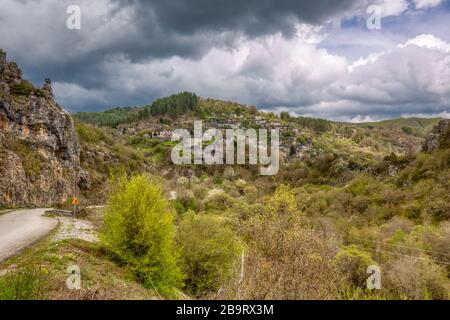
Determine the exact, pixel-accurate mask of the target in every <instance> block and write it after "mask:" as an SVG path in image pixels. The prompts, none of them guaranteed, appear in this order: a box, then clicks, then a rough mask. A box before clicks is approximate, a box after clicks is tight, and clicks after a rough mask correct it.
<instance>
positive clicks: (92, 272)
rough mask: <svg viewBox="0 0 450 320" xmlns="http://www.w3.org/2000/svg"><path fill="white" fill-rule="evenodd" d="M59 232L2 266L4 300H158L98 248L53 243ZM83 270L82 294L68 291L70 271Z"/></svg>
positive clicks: (70, 242)
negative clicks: (68, 269)
mask: <svg viewBox="0 0 450 320" xmlns="http://www.w3.org/2000/svg"><path fill="white" fill-rule="evenodd" d="M55 232H57V231H56V230H55V231H53V232H52V233H51V234H50V235H48V236H47V237H46V238H45V239H43V240H42V241H40V242H39V243H38V244H37V245H35V246H33V247H31V248H28V249H25V250H24V251H23V252H22V253H21V254H20V255H18V256H15V257H13V258H10V259H9V260H6V261H5V262H3V263H1V264H0V299H6V300H16V299H19V300H23V299H33V300H37V299H51V300H54V299H55V300H61V299H68V300H80V299H83V300H86V299H87V300H95V299H102V300H103V299H112V300H115V299H137V300H141V299H156V298H157V294H156V293H155V292H154V291H153V290H149V289H146V288H144V287H143V286H141V285H140V284H138V283H137V282H135V281H134V279H133V276H132V273H131V272H130V271H129V270H128V269H127V268H126V267H123V266H119V265H117V264H115V263H114V262H113V261H111V259H110V258H109V256H108V255H107V253H106V252H104V251H103V250H102V249H101V248H100V247H99V246H98V245H97V244H93V243H90V242H86V241H82V240H63V241H59V242H54V241H53V240H52V238H53V236H54V234H55ZM72 265H77V266H79V267H80V269H81V281H82V288H81V290H69V289H68V288H67V287H66V284H65V283H66V279H67V277H68V274H67V268H68V267H69V266H72Z"/></svg>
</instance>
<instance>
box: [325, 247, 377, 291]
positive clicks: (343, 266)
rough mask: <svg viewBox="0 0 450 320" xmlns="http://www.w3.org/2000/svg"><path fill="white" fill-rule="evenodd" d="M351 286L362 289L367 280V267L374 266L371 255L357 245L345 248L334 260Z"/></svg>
mask: <svg viewBox="0 0 450 320" xmlns="http://www.w3.org/2000/svg"><path fill="white" fill-rule="evenodd" d="M333 263H334V264H335V265H336V267H337V268H338V270H339V271H340V272H341V273H342V274H343V275H344V276H345V278H346V280H347V282H348V283H349V284H350V285H353V286H356V287H361V286H363V285H364V283H365V281H366V279H367V267H368V266H370V265H372V264H374V262H373V260H372V257H371V256H370V254H369V253H367V252H365V251H363V250H362V249H361V248H359V247H358V246H356V245H350V246H344V247H343V248H342V249H341V250H340V251H339V252H338V254H337V255H336V257H335V258H334V260H333Z"/></svg>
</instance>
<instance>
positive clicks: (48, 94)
mask: <svg viewBox="0 0 450 320" xmlns="http://www.w3.org/2000/svg"><path fill="white" fill-rule="evenodd" d="M83 176H84V174H83V172H82V170H81V167H80V145H79V142H78V138H77V135H76V132H75V128H74V123H73V120H72V118H71V116H70V115H69V114H68V113H67V112H66V111H65V110H64V109H63V108H62V107H61V106H60V105H58V104H57V103H56V102H55V101H54V99H53V93H52V88H51V82H50V80H49V79H46V80H45V82H44V85H43V87H42V88H36V87H35V86H33V85H32V84H31V83H30V82H28V81H26V80H24V79H22V73H21V70H20V69H19V68H18V66H17V64H16V63H14V62H8V61H7V60H6V53H5V52H4V51H3V50H1V49H0V206H3V207H21V206H24V207H25V206H27V207H28V206H48V205H54V204H57V203H62V202H64V201H66V199H67V198H68V197H71V196H73V195H75V194H77V192H78V184H82V181H81V180H82V178H83Z"/></svg>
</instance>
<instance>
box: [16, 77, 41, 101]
mask: <svg viewBox="0 0 450 320" xmlns="http://www.w3.org/2000/svg"><path fill="white" fill-rule="evenodd" d="M9 92H10V93H11V94H13V95H19V96H29V95H30V94H31V93H34V94H35V95H37V96H41V97H42V96H44V92H43V91H42V90H41V89H38V88H35V87H34V86H33V84H32V83H31V82H29V81H26V80H22V82H20V83H16V84H11V85H10V86H9Z"/></svg>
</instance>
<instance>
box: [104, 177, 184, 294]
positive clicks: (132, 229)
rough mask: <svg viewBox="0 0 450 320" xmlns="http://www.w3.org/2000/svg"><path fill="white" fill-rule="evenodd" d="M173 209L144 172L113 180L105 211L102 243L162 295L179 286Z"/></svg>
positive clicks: (160, 189)
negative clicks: (113, 183)
mask: <svg viewBox="0 0 450 320" xmlns="http://www.w3.org/2000/svg"><path fill="white" fill-rule="evenodd" d="M173 219H174V212H173V209H172V208H171V207H170V206H169V203H168V201H167V200H166V199H164V198H163V194H162V187H161V185H160V184H159V183H157V182H154V181H152V180H151V179H149V178H148V177H146V176H144V175H139V176H135V177H133V178H131V179H130V180H127V179H126V178H125V177H121V178H119V179H118V180H117V185H116V186H115V190H113V192H112V195H111V198H110V200H109V203H108V206H107V208H106V212H105V225H104V228H103V230H102V232H101V240H102V242H103V244H104V245H105V246H106V247H107V248H108V249H109V250H110V251H111V252H112V253H114V254H115V255H116V256H117V257H118V258H119V259H120V260H121V261H123V262H125V263H127V264H129V265H130V266H131V268H132V270H133V271H134V273H135V275H136V276H137V278H138V279H139V280H140V281H142V282H143V283H144V285H146V286H147V287H150V288H152V287H154V288H156V289H157V290H158V291H160V292H161V293H163V294H166V295H169V296H171V295H173V293H174V289H175V288H177V287H181V286H182V279H183V276H182V273H181V270H180V268H179V266H178V265H177V262H178V254H177V252H176V250H175V248H174V224H173Z"/></svg>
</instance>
